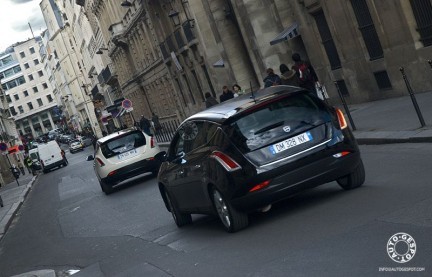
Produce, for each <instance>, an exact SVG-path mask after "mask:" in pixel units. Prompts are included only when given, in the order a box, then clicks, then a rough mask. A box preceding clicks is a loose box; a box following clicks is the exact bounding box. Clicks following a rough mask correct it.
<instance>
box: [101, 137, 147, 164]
mask: <svg viewBox="0 0 432 277" xmlns="http://www.w3.org/2000/svg"><path fill="white" fill-rule="evenodd" d="M145 144H146V139H145V137H144V135H143V133H142V132H140V131H135V132H131V133H128V134H125V135H122V136H119V137H116V138H113V139H111V140H109V141H107V142H105V143H103V144H102V145H101V146H100V148H101V151H102V154H103V155H104V156H105V157H106V158H110V157H113V156H115V155H118V154H120V153H123V152H126V151H129V150H131V149H134V148H138V147H141V146H144V145H145Z"/></svg>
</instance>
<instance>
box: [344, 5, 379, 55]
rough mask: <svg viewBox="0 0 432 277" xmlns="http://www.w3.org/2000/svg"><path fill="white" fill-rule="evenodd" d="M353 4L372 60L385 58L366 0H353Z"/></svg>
mask: <svg viewBox="0 0 432 277" xmlns="http://www.w3.org/2000/svg"><path fill="white" fill-rule="evenodd" d="M351 5H352V7H353V10H354V14H355V16H356V18H357V23H358V26H359V30H360V32H361V34H362V36H363V41H364V43H365V45H366V48H367V50H368V52H369V58H370V60H376V59H380V58H383V57H384V53H383V49H382V47H381V42H380V41H379V38H378V34H377V32H376V29H375V25H374V23H373V21H372V17H371V14H370V11H369V8H368V5H367V3H366V0H351Z"/></svg>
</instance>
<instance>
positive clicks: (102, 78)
mask: <svg viewBox="0 0 432 277" xmlns="http://www.w3.org/2000/svg"><path fill="white" fill-rule="evenodd" d="M113 73H114V67H113V65H112V64H109V65H107V66H106V67H105V68H104V69H103V70H102V71H101V73H100V74H99V75H98V81H99V83H100V84H101V85H103V84H107V85H109V86H112V85H115V83H116V81H117V76H116V75H114V74H113Z"/></svg>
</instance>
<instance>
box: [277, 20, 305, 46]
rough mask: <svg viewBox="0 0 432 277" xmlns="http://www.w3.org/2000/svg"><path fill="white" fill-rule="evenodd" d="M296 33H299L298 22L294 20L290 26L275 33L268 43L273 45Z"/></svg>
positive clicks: (294, 35)
mask: <svg viewBox="0 0 432 277" xmlns="http://www.w3.org/2000/svg"><path fill="white" fill-rule="evenodd" d="M298 35H299V32H298V24H297V22H295V23H294V24H292V25H291V26H289V27H288V28H286V29H285V30H283V32H281V33H280V34H279V35H277V36H276V37H275V38H274V39H273V40H271V41H270V45H275V44H278V43H279V42H282V41H284V40H289V39H292V38H295V37H296V36H298Z"/></svg>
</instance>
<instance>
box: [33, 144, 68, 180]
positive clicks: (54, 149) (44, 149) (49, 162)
mask: <svg viewBox="0 0 432 277" xmlns="http://www.w3.org/2000/svg"><path fill="white" fill-rule="evenodd" d="M37 149H38V152H39V158H40V163H41V166H42V171H43V173H46V172H48V171H49V170H51V169H53V168H54V167H61V166H67V160H66V158H64V157H63V155H62V153H61V149H60V146H59V145H58V143H57V142H56V141H55V140H52V141H48V142H47V143H41V144H39V145H38V148H37Z"/></svg>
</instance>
